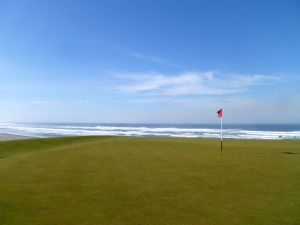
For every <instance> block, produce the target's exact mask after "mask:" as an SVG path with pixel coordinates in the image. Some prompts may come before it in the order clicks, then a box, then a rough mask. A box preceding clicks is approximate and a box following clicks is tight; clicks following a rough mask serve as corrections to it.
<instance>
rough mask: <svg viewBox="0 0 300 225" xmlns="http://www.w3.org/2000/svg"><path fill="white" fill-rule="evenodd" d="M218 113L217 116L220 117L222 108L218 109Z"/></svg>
mask: <svg viewBox="0 0 300 225" xmlns="http://www.w3.org/2000/svg"><path fill="white" fill-rule="evenodd" d="M217 113H218V117H222V113H223V112H222V109H219V111H218V112H217Z"/></svg>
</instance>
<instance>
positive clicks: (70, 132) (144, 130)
mask: <svg viewBox="0 0 300 225" xmlns="http://www.w3.org/2000/svg"><path fill="white" fill-rule="evenodd" d="M0 133H8V134H17V135H25V136H32V137H56V136H84V135H105V136H106V135H118V136H119V135H120V136H170V137H190V138H207V137H208V138H219V137H220V124H133V123H130V124H128V123H0ZM223 138H236V139H299V140H300V124H226V123H224V124H223Z"/></svg>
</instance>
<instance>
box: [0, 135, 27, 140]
mask: <svg viewBox="0 0 300 225" xmlns="http://www.w3.org/2000/svg"><path fill="white" fill-rule="evenodd" d="M28 138H30V137H26V136H20V135H14V134H3V133H0V141H9V140H20V139H28Z"/></svg>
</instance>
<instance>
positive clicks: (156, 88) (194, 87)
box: [117, 71, 278, 96]
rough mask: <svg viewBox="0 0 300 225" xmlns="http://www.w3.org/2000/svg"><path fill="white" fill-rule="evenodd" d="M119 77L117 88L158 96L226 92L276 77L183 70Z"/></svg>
mask: <svg viewBox="0 0 300 225" xmlns="http://www.w3.org/2000/svg"><path fill="white" fill-rule="evenodd" d="M123 79H124V80H123V81H124V82H125V84H123V85H121V86H119V87H117V89H119V90H121V91H123V92H127V93H144V94H150V95H162V96H178V95H220V94H230V93H237V92H242V91H245V90H247V89H249V88H250V87H253V86H257V85H262V84H268V83H269V82H274V81H276V80H278V78H277V77H273V76H266V75H256V74H255V75H236V74H220V73H219V72H217V71H206V72H198V73H195V72H185V73H181V74H178V75H169V74H161V73H140V74H125V75H123Z"/></svg>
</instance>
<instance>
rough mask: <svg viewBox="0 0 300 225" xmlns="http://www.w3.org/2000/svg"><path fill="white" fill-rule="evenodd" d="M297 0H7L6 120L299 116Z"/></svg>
mask: <svg viewBox="0 0 300 225" xmlns="http://www.w3.org/2000/svg"><path fill="white" fill-rule="evenodd" d="M299 12H300V2H299V1H288V0H285V1H276V0H275V1H254V0H251V1H250V0H249V1H231V0H229V1H196V0H194V1H193V0H189V1H176V0H173V1H168V0H164V1H155V0H152V1H150V0H149V1H146V0H144V1H143V0H140V1H137V0H136V1H121V0H119V1H116V0H110V1H100V0H99V1H62V0H60V1H31V0H27V1H20V0H18V1H15V0H9V1H8V0H7V1H6V0H4V1H3V0H0V121H3V122H17V121H19V122H23V121H24V122H157V123H162V122H167V123H216V122H218V121H217V117H216V113H215V112H216V110H217V108H219V107H223V108H224V122H229V123H264V122H266V123H274V122H277V123H299V122H300V113H299V111H300V63H299V62H300V61H299V53H300V41H299V40H300V29H299V27H300V13H299Z"/></svg>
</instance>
